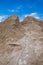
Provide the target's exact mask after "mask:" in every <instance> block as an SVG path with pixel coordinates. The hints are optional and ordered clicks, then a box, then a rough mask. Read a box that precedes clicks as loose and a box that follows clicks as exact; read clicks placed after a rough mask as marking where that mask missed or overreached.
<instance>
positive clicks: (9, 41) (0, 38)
mask: <svg viewBox="0 0 43 65" xmlns="http://www.w3.org/2000/svg"><path fill="white" fill-rule="evenodd" d="M0 65H43V21H38V20H36V19H34V18H32V17H27V18H25V19H24V21H23V22H19V19H18V17H17V16H11V17H9V18H8V19H7V20H6V21H5V22H2V23H0Z"/></svg>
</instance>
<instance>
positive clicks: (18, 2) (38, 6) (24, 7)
mask: <svg viewBox="0 0 43 65" xmlns="http://www.w3.org/2000/svg"><path fill="white" fill-rule="evenodd" d="M14 14H15V15H17V16H19V18H20V20H22V19H23V18H24V17H26V16H33V17H35V18H37V19H39V20H43V0H0V22H1V21H2V20H5V19H6V18H7V17H9V16H11V15H14Z"/></svg>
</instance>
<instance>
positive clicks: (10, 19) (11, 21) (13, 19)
mask: <svg viewBox="0 0 43 65" xmlns="http://www.w3.org/2000/svg"><path fill="white" fill-rule="evenodd" d="M6 22H7V23H8V24H9V25H12V24H18V23H19V18H18V16H16V15H13V16H10V17H8V19H7V20H6Z"/></svg>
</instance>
